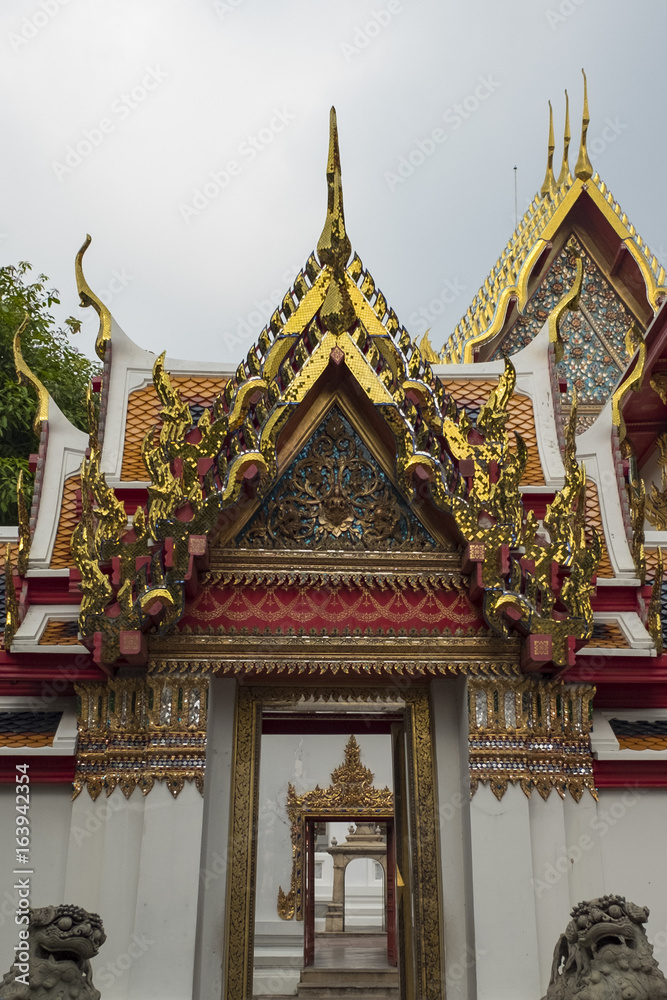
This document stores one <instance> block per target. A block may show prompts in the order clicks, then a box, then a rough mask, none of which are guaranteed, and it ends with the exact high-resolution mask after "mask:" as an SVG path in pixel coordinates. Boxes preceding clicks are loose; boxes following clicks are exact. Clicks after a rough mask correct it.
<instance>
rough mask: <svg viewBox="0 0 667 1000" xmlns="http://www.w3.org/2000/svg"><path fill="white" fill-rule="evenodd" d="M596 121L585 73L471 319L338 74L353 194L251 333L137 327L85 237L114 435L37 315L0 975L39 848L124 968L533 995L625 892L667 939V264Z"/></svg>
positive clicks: (239, 995)
mask: <svg viewBox="0 0 667 1000" xmlns="http://www.w3.org/2000/svg"><path fill="white" fill-rule="evenodd" d="M588 122H589V111H588V101H587V96H586V91H585V78H584V106H583V115H582V128H581V138H580V140H579V143H578V153H577V157H576V163H575V165H574V168H573V172H571V167H570V155H569V145H570V139H571V136H570V124H569V113H568V111H567V110H566V116H565V128H564V149H563V157H562V163H561V166H560V168H558V176H557V177H556V171H555V169H554V153H555V140H554V128H553V122H552V121H550V128H549V139H548V152H547V168H546V175H545V178H544V182H543V183H542V186H541V188H540V190H539V193H538V194H537V195H536V197H535V199H534V200H533V202H532V203H531V205H530V208H529V209H528V211H527V212H526V214H525V216H524V217H523V218H522V219H521V220H520V221H519V224H518V226H517V229H516V230H515V232H514V233H513V234H512V236H511V238H510V240H509V242H508V244H507V247H506V248H505V250H504V251H503V253H502V254H501V256H500V257H499V259H498V261H497V263H496V264H495V266H494V267H493V268H492V269H491V271H490V273H489V276H488V278H487V279H486V281H485V282H484V285H483V287H482V288H481V289H480V290H479V292H478V293H477V295H476V296H475V298H474V299H473V301H472V302H471V304H470V307H469V308H468V309H467V311H466V313H465V315H464V316H463V318H462V319H461V321H460V323H459V324H458V326H457V327H456V329H455V330H454V331H453V333H452V334H451V336H450V337H449V338H448V339H447V341H446V343H445V344H444V345H443V346H442V348H441V349H440V350H439V351H437V350H435V349H434V347H433V346H432V345H431V343H430V342H429V338H428V335H426V336H425V337H424V338H423V339H422V340H421V342H420V343H417V342H416V341H415V340H414V339H413V338H412V337H411V335H410V332H409V331H407V330H406V329H405V328H404V327H403V326H402V325H401V322H400V320H399V318H398V317H397V316H396V314H395V313H394V311H393V310H392V308H391V307H390V305H389V302H388V299H387V298H386V297H385V294H384V293H383V292H382V291H381V290H380V288H379V287H378V285H377V284H376V282H375V279H374V277H373V276H372V275H371V273H370V271H369V270H368V268H367V267H366V266H365V264H364V263H362V260H361V258H360V257H359V255H358V254H357V253H356V252H354V251H353V244H352V241H351V238H350V236H349V235H348V230H347V226H346V222H345V215H344V210H343V187H342V180H341V164H340V156H339V147H338V133H337V123H336V116H335V112H334V111H333V110H332V113H331V125H330V144H329V152H328V161H327V168H326V182H327V206H326V213H325V223H324V228H323V230H322V233H321V235H320V237H319V241H318V242H317V245H316V247H315V249H314V250H313V252H312V253H311V255H310V256H309V258H308V260H307V261H306V263H305V265H304V267H303V269H302V270H301V271H300V272H299V273H298V274H297V275H296V276H295V279H294V283H293V285H292V287H291V288H289V289H288V290H287V291H286V294H285V296H284V298H283V300H282V303H281V305H280V306H279V308H277V309H276V310H275V312H274V314H273V316H272V317H271V320H270V322H269V323H268V325H267V326H266V328H265V329H263V330H261V331H260V330H258V331H257V339H256V341H255V343H254V345H253V346H252V347H251V348H250V350H249V351H248V353H247V356H246V357H243V358H239V359H238V364H237V366H236V367H233V368H228V367H226V366H224V365H219V364H216V363H215V362H209V363H201V362H197V363H192V362H188V361H183V360H176V359H172V358H166V357H165V356H164V355H160V356H157V357H156V356H155V355H154V354H152V353H151V352H150V351H147V350H144V349H142V348H140V347H139V346H137V345H136V344H135V343H134V342H133V341H132V340H130V339H129V338H128V337H127V336H126V335H125V333H124V332H123V331H122V330H121V329H120V328H119V326H118V324H117V323H116V322H115V320H114V318H113V317H112V315H111V314H110V312H109V310H108V308H107V307H106V306H105V305H104V304H103V303H102V302H101V301H100V299H99V298H98V297H97V296H96V295H95V292H94V291H93V289H91V288H90V286H89V285H88V282H87V280H86V277H85V273H84V255H85V253H86V251H87V249H88V246H89V244H90V238H87V240H86V242H85V243H84V245H83V247H82V248H81V250H80V251H79V253H78V255H77V257H76V265H75V271H76V281H77V287H78V291H79V294H80V297H81V302H82V305H84V306H88V307H90V308H92V309H94V310H95V311H96V312H97V314H98V317H99V333H98V336H97V344H96V349H97V353H98V355H99V357H100V359H101V361H102V364H103V373H102V375H101V377H100V378H99V379H96V380H94V382H93V384H92V385H91V387H90V393H89V431H88V433H87V434H84V433H83V432H81V431H79V430H77V429H75V428H74V427H73V426H72V425H71V424H70V423H69V422H68V421H67V419H66V418H65V417H64V416H63V414H62V413H61V412H60V411H59V410H58V408H57V407H56V405H55V403H54V402H53V400H52V399H50V398H49V395H48V392H47V391H46V389H45V388H44V386H43V385H42V384H41V383H40V382H39V380H38V379H37V378H36V376H35V375H34V374H33V373H32V372H31V371H30V369H29V368H28V367H27V365H26V364H25V362H24V360H23V356H22V353H21V338H22V337H23V336H25V333H24V332H23V331H18V332H17V335H16V340H15V348H14V349H15V358H16V367H17V373H18V377H19V379H20V380H21V381H23V382H24V383H25V384H28V385H31V386H32V388H33V389H34V391H35V393H36V394H37V396H38V399H39V406H38V410H37V415H36V423H35V429H36V431H37V433H38V435H39V440H40V445H39V453H38V455H36V456H35V458H34V466H35V489H34V495H33V500H32V507H31V508H30V509H28V508H27V506H26V503H25V500H24V498H23V486H22V483H19V522H20V523H19V525H18V528H14V529H12V528H5V529H0V533H2V538H3V548H4V573H3V575H2V576H0V588H1V589H0V626H1V627H2V629H3V644H2V651H0V783H1V784H0V801H1V807H0V844H2V845H3V846H2V854H1V856H0V871H1V872H2V899H1V903H0V926H1V927H2V928H3V929H2V934H0V974H1V973H2V972H3V971H4V970H5V969H8V968H9V966H10V965H11V964H12V961H13V958H14V953H15V952H14V948H15V945H16V944H17V942H18V936H17V935H18V927H17V925H16V924H15V914H16V913H17V912H18V908H19V906H20V905H21V904H20V900H21V898H23V896H24V895H25V893H24V892H23V887H25V886H27V887H29V895H30V905H31V906H33V907H37V908H39V907H47V906H55V907H57V906H59V905H60V904H68V905H70V906H71V907H83V908H84V909H85V910H88V911H94V912H95V913H98V914H100V916H101V918H102V920H103V922H104V930H105V932H106V943H105V944H104V947H103V948H102V949H101V951H100V954H99V955H98V956H97V957H95V958H93V960H92V974H93V977H94V982H95V986H96V987H97V989H99V991H100V993H101V995H102V998H103V1000H249V998H251V997H259V996H273V997H281V998H284V997H288V996H298V997H305V996H310V997H312V998H318V997H328V998H330V1000H331V998H335V997H340V998H341V1000H349V998H351V997H357V998H358V1000H366V998H367V997H370V996H373V997H377V998H384V997H387V998H388V997H393V998H396V1000H398V998H401V1000H417V998H420V1000H421V998H428V1000H441V998H444V997H447V998H448V1000H474V998H479V1000H510V998H511V1000H539V998H540V997H542V996H544V994H545V993H546V991H547V988H548V987H549V984H550V982H551V983H552V987H551V988H552V989H556V987H557V986H558V982H557V981H558V978H559V976H561V975H563V974H564V969H565V971H567V970H568V968H569V967H568V966H567V963H566V962H565V957H564V958H563V962H562V963H560V960H554V946H555V945H556V943H557V942H558V940H559V937H560V935H561V932H562V930H563V928H564V927H565V926H566V924H567V921H568V919H569V914H570V911H571V910H572V908H573V907H574V906H575V905H576V904H578V903H579V902H580V901H581V900H590V899H593V897H598V898H600V897H605V896H609V897H611V895H613V894H619V895H620V896H625V897H627V898H628V899H629V900H634V901H636V902H637V903H638V904H641V905H642V907H643V906H647V907H648V909H649V910H650V916H649V917H648V922H647V925H646V931H647V935H648V939H649V941H651V942H652V943H653V946H654V950H655V958H656V959H657V960H658V961H661V960H662V961H663V965H664V964H667V899H666V897H665V892H664V886H665V884H667V855H666V852H665V850H664V829H665V821H666V820H667V791H666V790H665V789H666V786H667V656H666V655H665V654H664V653H663V639H662V635H663V616H664V615H665V614H667V588H666V586H665V583H664V577H663V561H662V554H661V546H662V545H664V544H666V543H667V312H666V309H667V306H665V305H664V300H665V296H666V295H667V283H666V279H665V271H664V269H663V268H662V267H661V266H660V264H659V263H658V262H657V261H656V259H655V257H654V256H653V255H652V254H651V252H650V251H649V249H648V248H647V247H646V245H645V244H644V242H643V241H642V239H641V238H640V236H639V235H638V233H637V232H636V231H635V229H634V227H633V226H632V225H631V224H630V222H629V221H628V219H627V216H626V215H625V213H624V212H623V211H622V209H621V208H620V206H619V205H618V204H617V202H616V201H615V200H614V198H613V196H612V195H611V193H610V192H609V190H608V189H607V187H606V184H605V183H604V182H603V181H602V180H601V178H600V177H599V176H598V174H597V173H595V172H594V168H593V166H592V164H591V162H590V159H589V156H588V152H587V141H586V133H587V128H588ZM323 152H324V151H323ZM314 235H316V234H314ZM212 353H214V350H213V351H212ZM19 775H27V777H28V779H29V781H23V779H21V780H20V781H18V782H17V776H19ZM26 786H29V796H28V798H29V808H27V809H22V810H20V811H19V812H17V809H18V804H17V802H18V800H17V795H18V794H19V792H20V791H21V789H23V788H25V787H26ZM21 801H23V800H21ZM26 805H28V803H27V802H26ZM19 815H20V816H21V819H20V820H17V816H19ZM23 831H26V833H25V834H24V832H23ZM614 898H615V897H614ZM624 905H625V904H623V903H620V904H619V903H617V902H614V901H613V900H611V901H610V900H607V902H606V903H601V904H600V905H599V906H598V907H597V909H595V907H593V909H592V911H591V909H590V908H589V910H586V911H585V914H588V915H587V916H585V917H584V916H582V917H581V919H582V920H584V919H587V920H590V919H597V920H599V921H602V922H604V921H607V922H608V921H610V920H613V919H615V918H614V917H613V913H615V911H616V910H617V911H618V913H619V914H621V915H622V914H623V913H624V912H625V910H624V909H623V907H624ZM628 906H630V904H628ZM600 907H602V909H600ZM604 907H606V908H607V909H606V910H605V909H604ZM603 910H604V912H603ZM607 910H608V913H607ZM49 912H51V911H49ZM68 912H69V911H68ZM71 912H72V913H73V914H74V919H75V920H78V921H84V920H85V917H83V916H81V915H80V912H79V911H77V910H72V911H71ZM577 912H579V913H584V910H579V911H577ZM590 912H594V913H595V914H599V916H597V917H594V918H590ZM633 912H634V913H635V914H637V913H638V914H639V916H635V917H632V913H633ZM628 913H630V914H631V917H629V918H627V919H626V924H627V925H628V926H630V924H628V920H635V924H636V925H637V926H639V924H640V923H641V922H642V921H645V920H646V918H647V914H646V912H645V911H644V910H643V909H637V908H636V907H635V910H634V911H631V910H630V909H628ZM609 914H612V916H609ZM46 919H47V918H46V917H43V916H40V920H41V921H42V923H43V922H44V921H45V920H46ZM63 919H65V920H66V921H69V923H68V925H67V926H68V927H71V926H72V917H71V916H66V917H65V918H63ZM618 919H619V920H620V919H621V918H620V917H619V918H618ZM40 926H41V925H40ZM77 926H78V925H77ZM581 926H583V924H582V925H581ZM632 926H635V925H634V924H633V925H632ZM89 929H90V928H89ZM42 933H45V932H42ZM96 933H98V932H97V931H96ZM629 933H630V932H628V935H629ZM100 934H101V932H100V933H98V939H97V940H98V941H99V940H101V936H100ZM626 936H627V935H626ZM628 939H629V938H628ZM568 940H569V939H568ZM596 940H598V939H596ZM599 945H600V947H602V939H599ZM642 947H644V946H642ZM566 955H567V952H565V953H564V956H566ZM59 960H60V959H59ZM63 961H70V963H72V956H71V954H70V955H69V958H65V959H63ZM572 961H574V959H572ZM610 961H612V960H611V959H610ZM643 961H644V964H646V961H647V959H645V958H644V959H643ZM53 964H55V965H57V964H58V963H57V961H55V960H54V963H53ZM640 964H641V963H640ZM578 968H579V966H578V965H577V969H578ZM633 968H634V966H633ZM647 968H649V966H647ZM596 974H597V973H596ZM554 983H555V985H554ZM17 995H18V994H17ZM41 995H44V996H46V994H40V996H41ZM72 995H74V994H72ZM554 995H556V994H555V993H554ZM557 995H558V996H561V995H562V996H566V995H567V996H569V995H570V994H569V993H566V992H562V993H558V994H557ZM572 995H573V996H574V994H572ZM587 995H588V994H587ZM593 995H596V996H597V995H598V994H597V993H596V994H593V993H591V994H590V996H593ZM599 995H600V996H603V994H602V993H599ZM618 995H619V996H620V994H618ZM630 995H631V994H629V993H623V996H630ZM632 995H634V994H632ZM647 995H648V994H647ZM657 995H658V994H657V993H656V994H655V996H657ZM660 995H662V994H660ZM604 996H607V994H604ZM609 996H611V994H609Z"/></svg>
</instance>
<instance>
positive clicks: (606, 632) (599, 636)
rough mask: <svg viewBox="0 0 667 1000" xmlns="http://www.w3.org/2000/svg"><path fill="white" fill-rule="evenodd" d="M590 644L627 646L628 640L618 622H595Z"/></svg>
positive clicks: (615, 646)
mask: <svg viewBox="0 0 667 1000" xmlns="http://www.w3.org/2000/svg"><path fill="white" fill-rule="evenodd" d="M588 644H589V646H601V647H605V648H609V649H618V648H619V647H620V648H623V647H625V648H626V649H627V647H628V642H627V639H626V638H625V635H624V634H623V629H622V628H621V626H620V625H619V624H618V623H617V622H595V623H594V625H593V635H592V636H591V638H590V639H589V642H588Z"/></svg>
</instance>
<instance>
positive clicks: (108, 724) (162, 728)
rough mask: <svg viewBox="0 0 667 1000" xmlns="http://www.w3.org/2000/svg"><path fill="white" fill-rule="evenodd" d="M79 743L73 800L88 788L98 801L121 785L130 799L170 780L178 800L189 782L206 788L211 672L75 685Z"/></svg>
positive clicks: (192, 671)
mask: <svg viewBox="0 0 667 1000" xmlns="http://www.w3.org/2000/svg"><path fill="white" fill-rule="evenodd" d="M74 688H75V691H76V693H77V696H78V699H79V704H78V716H79V740H78V747H77V758H76V772H75V775H74V798H76V796H77V795H78V794H79V793H80V792H81V790H82V789H83V788H84V787H87V788H88V791H89V793H90V796H91V798H93V799H96V798H97V796H98V795H99V794H100V792H101V791H102V790H104V791H105V793H106V794H107V795H111V793H112V792H113V790H114V788H116V786H118V787H120V789H121V790H122V792H123V794H124V795H125V797H126V798H129V797H130V795H131V794H132V792H133V791H134V789H135V788H136V787H137V786H138V787H139V788H140V789H141V791H142V793H143V794H144V795H146V794H148V792H150V790H151V788H152V787H153V785H154V783H155V781H165V782H166V783H167V786H168V788H169V791H170V792H171V794H172V795H173V796H174V798H176V796H177V795H178V794H179V793H180V792H181V790H182V789H183V787H184V785H185V782H186V781H194V782H195V784H196V785H197V788H198V789H199V791H200V792H202V793H203V790H204V768H205V765H206V721H207V713H208V672H207V671H206V670H205V669H200V670H197V669H193V667H192V666H191V665H189V666H188V668H187V675H186V674H185V673H183V674H180V673H175V672H172V673H167V674H159V675H158V674H155V675H154V674H153V673H152V672H151V671H150V670H149V672H148V674H147V675H144V676H141V677H122V678H121V677H116V678H115V679H113V680H109V681H108V682H107V683H106V684H97V683H83V684H75V686H74Z"/></svg>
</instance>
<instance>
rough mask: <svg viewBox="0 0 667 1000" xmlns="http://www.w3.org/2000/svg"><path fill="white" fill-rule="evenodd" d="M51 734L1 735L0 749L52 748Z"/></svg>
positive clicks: (52, 734) (52, 735)
mask: <svg viewBox="0 0 667 1000" xmlns="http://www.w3.org/2000/svg"><path fill="white" fill-rule="evenodd" d="M55 735H56V734H55V732H53V733H2V734H0V747H50V746H53V737H54V736H55Z"/></svg>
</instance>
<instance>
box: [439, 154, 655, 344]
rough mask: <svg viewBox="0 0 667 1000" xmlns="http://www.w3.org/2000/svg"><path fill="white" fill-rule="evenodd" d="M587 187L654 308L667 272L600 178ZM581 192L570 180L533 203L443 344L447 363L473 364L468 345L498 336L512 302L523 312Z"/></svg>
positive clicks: (597, 175)
mask: <svg viewBox="0 0 667 1000" xmlns="http://www.w3.org/2000/svg"><path fill="white" fill-rule="evenodd" d="M588 184H589V185H591V188H590V189H589V194H590V193H591V191H592V187H593V186H594V187H595V189H596V191H595V192H594V193H595V195H596V200H597V203H598V206H599V208H600V211H601V212H602V214H603V215H604V216H606V217H608V219H613V222H614V224H615V226H616V227H618V226H619V225H620V226H621V227H622V229H623V230H624V231H625V233H626V234H627V236H626V237H625V241H624V242H625V246H626V248H627V249H628V250H630V251H631V252H632V256H633V257H634V258H635V260H636V261H637V262H638V265H639V267H640V269H641V271H642V273H643V275H644V278H645V281H646V284H647V294H648V298H649V301H650V302H651V304H652V305H653V306H654V308H656V307H657V296H658V293H659V292H660V291H661V290H662V287H663V286H664V283H665V271H664V268H663V267H662V266H661V265H660V263H659V262H658V260H657V259H656V257H655V256H654V255H653V254H652V253H651V251H650V250H649V249H648V247H647V246H646V244H645V243H644V241H643V240H642V238H641V237H640V236H639V235H638V234H637V231H636V230H635V227H634V226H633V225H632V224H631V223H630V222H629V221H628V217H627V216H626V215H625V213H624V212H623V211H622V210H621V207H620V205H619V204H618V202H617V201H616V200H615V199H614V197H613V195H612V194H611V192H610V191H609V190H608V189H607V186H606V185H605V184H604V182H603V181H602V180H601V179H600V176H599V174H597V173H596V174H594V176H593V177H592V178H591V180H590V181H589V182H588ZM582 192H583V186H582V184H581V182H580V181H578V180H573V179H572V177H571V176H568V178H567V180H566V181H565V182H564V183H563V184H562V185H561V186H560V188H558V190H557V191H556V192H555V194H554V197H553V198H552V197H551V196H550V195H545V196H542V195H537V196H536V197H535V199H534V200H533V202H532V203H531V204H530V206H529V208H528V211H527V212H526V214H525V215H524V217H523V219H522V220H521V222H520V223H519V225H518V227H517V228H516V229H515V231H514V232H513V234H512V236H511V237H510V239H509V242H508V243H507V246H506V247H505V249H504V250H503V252H502V253H501V255H500V257H499V258H498V260H497V261H496V263H495V265H494V267H492V269H491V272H490V274H489V276H488V278H487V279H486V281H485V282H484V284H483V285H482V287H481V288H480V289H479V291H478V292H477V294H476V295H475V297H474V299H473V300H472V302H471V304H470V307H469V309H468V311H467V312H466V314H465V316H463V317H462V319H461V321H460V322H459V324H458V325H457V327H456V329H455V330H454V333H453V334H452V335H451V336H450V337H449V338H448V339H447V341H446V342H445V345H444V347H443V349H442V358H443V360H444V361H447V362H450V363H451V362H458V361H464V360H472V359H466V358H465V356H464V353H465V348H466V345H467V344H468V343H469V342H470V341H475V343H476V344H477V345H480V344H482V343H485V342H487V341H489V340H491V339H492V338H493V337H495V336H496V334H498V333H499V332H500V330H501V329H502V327H503V323H504V319H505V315H506V311H507V307H508V305H509V302H510V298H511V297H512V296H515V297H517V298H518V299H519V308H520V309H523V308H524V307H525V305H526V298H527V286H528V278H529V276H530V274H531V273H532V271H533V268H534V266H535V264H536V263H537V261H538V259H539V257H540V256H541V254H542V250H543V249H544V246H545V244H544V240H545V239H551V238H552V237H553V235H554V233H553V232H552V230H553V228H554V226H555V227H556V230H555V231H558V230H559V229H560V228H561V225H562V223H564V222H565V220H566V218H567V216H568V215H569V212H570V210H571V209H572V208H573V207H574V205H575V204H576V203H577V201H578V200H579V198H580V197H581V195H582ZM598 192H599V193H598ZM600 195H601V196H602V198H600ZM551 223H553V224H554V225H553V226H552V225H551ZM568 228H569V227H568Z"/></svg>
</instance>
